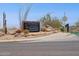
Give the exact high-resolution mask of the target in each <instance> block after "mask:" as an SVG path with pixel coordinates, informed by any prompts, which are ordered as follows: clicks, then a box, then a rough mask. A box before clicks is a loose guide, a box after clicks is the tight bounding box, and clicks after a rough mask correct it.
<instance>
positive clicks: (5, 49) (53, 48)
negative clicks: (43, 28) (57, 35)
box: [0, 41, 79, 56]
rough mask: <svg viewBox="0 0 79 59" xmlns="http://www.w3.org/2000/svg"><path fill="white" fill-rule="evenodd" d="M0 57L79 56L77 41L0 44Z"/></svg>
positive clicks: (78, 43) (78, 42)
mask: <svg viewBox="0 0 79 59" xmlns="http://www.w3.org/2000/svg"><path fill="white" fill-rule="evenodd" d="M0 55H1V56H6V55H7V56H8V55H9V56H18V55H19V56H61V55H65V56H69V55H71V56H73V55H76V56H79V41H53V42H52V41H51V42H33V43H25V42H24V43H23V42H8V43H0Z"/></svg>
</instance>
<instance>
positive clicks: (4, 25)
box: [3, 12, 7, 34]
mask: <svg viewBox="0 0 79 59" xmlns="http://www.w3.org/2000/svg"><path fill="white" fill-rule="evenodd" d="M3 31H4V33H5V34H7V26H6V14H5V12H3Z"/></svg>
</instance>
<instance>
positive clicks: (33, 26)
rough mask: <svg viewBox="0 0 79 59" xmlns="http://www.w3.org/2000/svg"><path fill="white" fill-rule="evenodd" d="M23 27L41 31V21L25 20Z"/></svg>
mask: <svg viewBox="0 0 79 59" xmlns="http://www.w3.org/2000/svg"><path fill="white" fill-rule="evenodd" d="M23 28H24V29H28V30H29V31H30V32H39V31H40V22H36V21H24V22H23Z"/></svg>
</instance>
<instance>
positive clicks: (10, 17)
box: [0, 3, 79, 27]
mask: <svg viewBox="0 0 79 59" xmlns="http://www.w3.org/2000/svg"><path fill="white" fill-rule="evenodd" d="M30 5H31V9H30V11H29V13H28V17H27V20H28V21H37V20H39V19H40V18H41V17H43V16H44V15H46V14H47V13H50V14H51V17H55V16H57V17H59V18H62V17H63V16H64V12H65V13H66V16H67V18H68V21H67V23H69V24H70V25H73V24H74V23H75V22H76V21H77V20H78V19H79V4H77V3H75V4H72V3H70V4H68V3H35V4H27V3H25V4H24V3H0V27H2V25H3V24H2V21H3V12H5V13H6V20H7V26H8V27H19V10H20V9H21V12H23V13H24V11H25V10H26V9H27V8H28V7H29V6H30Z"/></svg>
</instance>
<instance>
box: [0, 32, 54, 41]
mask: <svg viewBox="0 0 79 59" xmlns="http://www.w3.org/2000/svg"><path fill="white" fill-rule="evenodd" d="M53 33H54V32H52V31H51V32H31V33H29V34H28V35H27V37H23V36H21V35H19V36H17V37H15V36H14V35H10V34H6V35H2V36H1V37H0V40H16V39H21V38H22V39H25V38H34V37H40V36H46V35H50V34H53Z"/></svg>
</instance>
